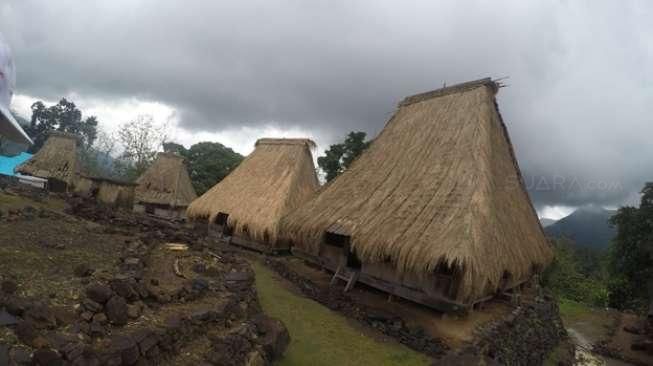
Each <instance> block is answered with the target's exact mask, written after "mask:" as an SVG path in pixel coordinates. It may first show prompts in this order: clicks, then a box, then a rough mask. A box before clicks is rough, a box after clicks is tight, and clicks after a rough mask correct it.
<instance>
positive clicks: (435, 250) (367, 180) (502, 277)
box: [281, 78, 552, 311]
mask: <svg viewBox="0 0 653 366" xmlns="http://www.w3.org/2000/svg"><path fill="white" fill-rule="evenodd" d="M498 88H499V85H498V84H497V83H496V82H494V81H492V80H491V79H489V78H488V79H483V80H478V81H474V82H469V83H464V84H459V85H456V86H451V87H447V88H443V89H439V90H435V91H431V92H427V93H423V94H418V95H414V96H411V97H408V98H406V99H404V100H403V101H402V102H401V103H400V104H399V107H398V110H397V111H396V112H395V114H394V115H393V116H392V118H391V119H390V120H389V122H388V123H387V125H386V126H385V128H384V129H383V131H382V132H381V133H380V135H379V136H378V137H377V138H376V139H375V140H374V142H373V143H372V144H371V145H370V147H369V148H368V149H367V150H366V151H365V152H364V153H363V154H361V156H360V157H359V158H358V159H357V160H356V161H355V162H354V163H353V164H352V166H351V167H350V168H349V169H347V171H345V172H344V173H343V174H342V175H340V176H339V177H337V178H336V179H335V180H334V181H332V182H331V183H330V184H328V185H327V186H326V187H325V188H324V189H323V191H322V192H321V193H320V194H319V195H318V196H316V197H315V198H314V199H312V200H311V201H309V202H308V203H307V204H305V205H303V206H301V207H300V208H299V209H297V210H295V211H294V212H292V213H290V214H289V215H288V216H287V217H286V218H285V219H284V220H283V222H282V227H281V233H282V235H283V237H284V238H285V239H287V240H291V241H292V243H293V245H294V246H293V253H294V254H296V255H298V256H302V257H304V258H305V259H308V260H311V261H314V262H317V263H319V264H321V265H323V266H325V267H326V268H329V269H331V270H333V271H338V269H339V270H340V275H339V274H338V272H337V273H336V276H334V279H335V278H339V277H340V278H344V279H348V280H350V279H354V280H353V281H354V282H355V281H356V279H358V281H361V282H363V283H366V284H368V285H371V286H373V287H377V288H379V289H381V290H384V291H387V292H390V293H393V294H396V295H398V296H401V297H405V298H408V299H411V300H413V301H417V302H420V303H422V304H425V305H428V306H431V307H435V308H438V309H441V310H444V311H454V310H461V309H466V308H469V307H470V306H472V305H473V304H475V303H477V302H481V301H483V300H485V299H488V298H490V297H492V296H493V295H495V294H497V293H500V292H505V291H508V290H510V289H514V288H516V287H518V286H520V285H521V284H524V283H525V282H527V281H529V279H530V278H531V277H532V276H533V275H534V274H536V273H538V272H539V271H541V270H542V269H543V268H544V267H545V266H546V265H547V264H548V263H549V261H550V260H551V258H552V250H551V247H550V245H549V243H548V242H547V241H546V239H545V237H544V234H543V232H542V228H541V226H540V224H539V221H538V219H537V215H536V213H535V210H534V209H533V207H532V205H531V202H530V200H529V197H528V194H527V192H526V190H525V187H524V185H523V181H522V177H521V173H520V171H519V167H518V165H517V160H516V159H515V155H514V151H513V148H512V145H511V143H510V139H509V137H508V133H507V130H506V126H505V125H504V123H503V120H502V118H501V115H500V113H499V110H498V106H497V103H496V100H495V94H496V93H497V91H498ZM351 284H352V281H349V283H348V286H347V287H350V286H351Z"/></svg>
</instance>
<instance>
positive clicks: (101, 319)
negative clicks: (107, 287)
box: [93, 313, 109, 325]
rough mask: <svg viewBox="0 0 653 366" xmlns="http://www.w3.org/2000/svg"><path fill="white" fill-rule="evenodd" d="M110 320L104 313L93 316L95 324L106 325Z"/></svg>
mask: <svg viewBox="0 0 653 366" xmlns="http://www.w3.org/2000/svg"><path fill="white" fill-rule="evenodd" d="M108 321H109V320H108V319H107V316H106V315H104V313H97V314H95V315H94V316H93V323H98V324H103V325H104V324H106V323H107V322H108Z"/></svg>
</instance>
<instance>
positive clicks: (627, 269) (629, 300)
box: [609, 183, 653, 310]
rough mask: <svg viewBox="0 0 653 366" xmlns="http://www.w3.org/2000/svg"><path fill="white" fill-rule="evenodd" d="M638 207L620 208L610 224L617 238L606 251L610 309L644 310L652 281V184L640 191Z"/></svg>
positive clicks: (648, 299) (648, 298) (647, 184)
mask: <svg viewBox="0 0 653 366" xmlns="http://www.w3.org/2000/svg"><path fill="white" fill-rule="evenodd" d="M641 193H642V198H641V202H640V206H639V208H636V207H630V206H626V207H622V208H620V209H619V211H617V214H616V215H614V216H613V217H612V219H611V220H610V222H611V223H612V224H613V225H615V226H616V228H617V237H616V238H615V239H614V240H613V244H612V246H611V248H610V267H609V268H610V274H611V279H610V284H609V288H610V291H611V296H610V306H613V307H615V308H618V309H634V310H639V309H644V308H645V307H646V306H647V305H648V302H649V301H651V300H653V299H651V298H650V292H649V291H650V290H651V289H650V287H651V284H652V282H653V183H646V185H645V186H644V189H642V192H641Z"/></svg>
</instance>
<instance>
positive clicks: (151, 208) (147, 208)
mask: <svg viewBox="0 0 653 366" xmlns="http://www.w3.org/2000/svg"><path fill="white" fill-rule="evenodd" d="M145 213H146V214H150V215H154V206H152V205H145Z"/></svg>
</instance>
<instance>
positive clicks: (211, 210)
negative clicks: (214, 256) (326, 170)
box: [188, 138, 319, 251]
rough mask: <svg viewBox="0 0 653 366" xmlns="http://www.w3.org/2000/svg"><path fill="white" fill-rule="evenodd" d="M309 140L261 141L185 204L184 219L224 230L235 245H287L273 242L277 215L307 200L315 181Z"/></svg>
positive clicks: (269, 248) (274, 247) (264, 247)
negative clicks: (216, 180) (237, 162)
mask: <svg viewBox="0 0 653 366" xmlns="http://www.w3.org/2000/svg"><path fill="white" fill-rule="evenodd" d="M314 146H315V143H314V142H313V141H311V140H307V139H267V138H266V139H260V140H258V141H257V142H256V148H255V149H254V151H253V152H252V153H251V154H250V155H249V156H248V157H247V158H245V160H243V162H242V163H240V165H239V166H238V167H237V168H236V169H235V170H234V171H233V172H232V173H231V174H229V175H228V176H227V177H226V178H225V179H223V180H222V181H221V182H220V183H218V184H216V185H215V186H214V187H213V188H211V189H210V190H209V191H207V192H206V193H204V194H203V195H202V196H201V197H200V198H198V199H196V200H195V201H193V203H191V205H190V206H188V218H189V219H192V220H195V221H201V222H208V223H209V226H210V227H211V229H210V230H211V231H213V232H215V231H216V230H217V231H219V232H222V231H224V232H225V233H226V234H227V235H230V236H231V241H232V243H234V244H239V245H244V246H248V247H252V248H254V249H257V250H263V251H277V250H280V249H288V247H287V245H284V244H282V243H281V242H280V241H278V240H277V238H278V230H279V222H280V220H281V218H282V217H283V216H284V215H285V214H287V213H289V212H291V211H292V210H294V209H295V208H296V207H297V206H299V205H300V204H302V203H305V202H306V201H308V199H310V198H311V197H312V196H313V195H314V193H315V192H316V190H317V189H318V186H319V183H318V180H317V176H316V174H315V165H313V157H312V154H311V149H312V148H313V147H314Z"/></svg>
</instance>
